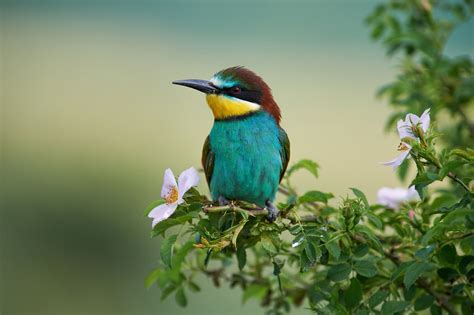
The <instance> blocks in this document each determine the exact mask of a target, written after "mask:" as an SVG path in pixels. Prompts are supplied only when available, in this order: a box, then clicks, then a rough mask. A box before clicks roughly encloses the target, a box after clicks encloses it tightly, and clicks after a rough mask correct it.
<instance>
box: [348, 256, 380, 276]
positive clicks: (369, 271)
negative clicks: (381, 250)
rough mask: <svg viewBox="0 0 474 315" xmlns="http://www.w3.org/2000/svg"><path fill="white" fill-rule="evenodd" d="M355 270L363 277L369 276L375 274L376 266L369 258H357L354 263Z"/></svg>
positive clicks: (376, 271)
mask: <svg viewBox="0 0 474 315" xmlns="http://www.w3.org/2000/svg"><path fill="white" fill-rule="evenodd" d="M354 269H355V271H356V272H357V273H358V274H359V275H361V276H364V277H367V278H371V277H374V276H375V275H377V273H378V270H377V266H376V265H375V264H374V263H373V262H371V261H370V260H358V261H356V263H355V264H354Z"/></svg>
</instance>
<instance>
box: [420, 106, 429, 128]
mask: <svg viewBox="0 0 474 315" xmlns="http://www.w3.org/2000/svg"><path fill="white" fill-rule="evenodd" d="M420 122H421V129H423V132H426V131H427V130H428V128H429V126H430V109H429V108H428V109H427V110H425V111H424V112H423V114H422V115H421V117H420Z"/></svg>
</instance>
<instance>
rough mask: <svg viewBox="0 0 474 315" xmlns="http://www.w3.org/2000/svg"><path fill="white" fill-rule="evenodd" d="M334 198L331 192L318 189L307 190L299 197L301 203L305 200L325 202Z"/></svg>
mask: <svg viewBox="0 0 474 315" xmlns="http://www.w3.org/2000/svg"><path fill="white" fill-rule="evenodd" d="M331 198H334V195H333V194H331V193H323V192H321V191H317V190H311V191H308V192H306V193H305V194H304V195H303V196H301V197H300V198H299V199H298V202H299V203H305V202H316V201H319V202H323V203H327V202H328V200H329V199H331Z"/></svg>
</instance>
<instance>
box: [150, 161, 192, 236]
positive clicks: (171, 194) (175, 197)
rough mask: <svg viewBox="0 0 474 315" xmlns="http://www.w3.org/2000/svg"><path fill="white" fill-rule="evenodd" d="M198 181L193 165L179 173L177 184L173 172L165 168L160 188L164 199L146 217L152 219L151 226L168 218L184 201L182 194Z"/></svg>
mask: <svg viewBox="0 0 474 315" xmlns="http://www.w3.org/2000/svg"><path fill="white" fill-rule="evenodd" d="M198 183H199V174H198V172H197V171H196V169H195V168H194V167H190V168H188V169H187V170H185V171H183V172H182V173H181V174H180V175H179V177H178V184H176V179H175V177H174V174H173V172H172V171H171V170H170V169H169V168H168V169H166V170H165V175H164V178H163V187H162V188H161V197H162V198H163V199H165V203H164V204H161V205H159V206H157V207H155V208H153V210H151V211H150V213H149V214H148V217H149V218H152V219H153V222H152V227H154V226H155V225H156V224H157V223H158V222H160V221H163V220H166V219H168V218H169V217H170V216H171V215H172V214H173V213H174V211H175V210H176V208H177V207H178V205H180V204H182V203H183V202H184V200H183V196H184V194H185V193H186V192H187V191H188V190H189V189H191V187H194V186H197V184H198Z"/></svg>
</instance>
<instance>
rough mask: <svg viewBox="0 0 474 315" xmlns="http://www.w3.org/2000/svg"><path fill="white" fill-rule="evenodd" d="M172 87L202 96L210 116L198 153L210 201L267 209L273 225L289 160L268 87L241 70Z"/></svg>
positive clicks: (224, 71)
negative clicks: (207, 128) (276, 200)
mask: <svg viewBox="0 0 474 315" xmlns="http://www.w3.org/2000/svg"><path fill="white" fill-rule="evenodd" d="M173 83H174V84H178V85H183V86H187V87H190V88H193V89H196V90H198V91H201V92H203V93H205V94H206V100H207V104H208V105H209V107H210V108H211V110H212V113H213V114H214V126H213V127H212V130H211V133H210V134H209V136H208V137H207V139H206V141H205V142H204V147H203V150H202V165H203V168H204V172H205V174H206V179H207V183H208V185H209V189H210V191H211V195H212V199H213V200H214V201H218V202H219V204H221V205H224V204H227V203H228V202H229V201H230V200H243V201H246V202H250V203H254V204H256V205H257V206H259V207H262V208H263V207H265V208H267V210H268V212H269V216H268V218H269V220H270V221H274V220H275V219H276V216H277V214H278V210H277V208H276V207H275V205H274V204H273V202H274V200H275V195H276V192H277V190H278V185H279V183H280V181H281V179H282V177H283V175H284V173H285V171H286V167H287V166H288V161H289V159H290V142H289V140H288V136H287V134H286V132H285V130H283V129H282V128H281V127H280V119H281V114H280V108H279V107H278V105H277V103H276V102H275V100H274V99H273V96H272V92H271V89H270V87H269V86H268V85H267V84H266V83H265V82H264V81H263V79H262V78H261V77H259V76H258V75H256V74H255V73H254V72H252V71H250V70H248V69H246V68H244V67H231V68H228V69H224V70H222V71H219V72H218V73H216V74H215V75H214V76H213V77H212V79H211V80H210V81H207V80H179V81H174V82H173Z"/></svg>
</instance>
